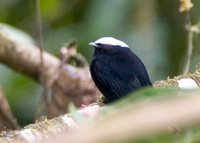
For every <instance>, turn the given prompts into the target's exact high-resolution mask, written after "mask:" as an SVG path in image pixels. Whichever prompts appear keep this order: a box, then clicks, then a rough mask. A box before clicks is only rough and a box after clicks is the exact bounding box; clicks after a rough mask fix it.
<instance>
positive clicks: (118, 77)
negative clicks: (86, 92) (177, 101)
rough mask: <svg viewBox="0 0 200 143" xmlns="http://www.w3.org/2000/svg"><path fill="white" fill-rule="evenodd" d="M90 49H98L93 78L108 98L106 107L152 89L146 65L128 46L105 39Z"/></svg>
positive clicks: (92, 64) (92, 43)
mask: <svg viewBox="0 0 200 143" xmlns="http://www.w3.org/2000/svg"><path fill="white" fill-rule="evenodd" d="M89 45H92V46H94V48H95V51H94V54H93V59H92V62H91V65H90V72H91V76H92V78H93V80H94V82H95V84H96V86H97V88H98V89H99V90H100V91H101V93H102V94H103V95H104V97H105V101H104V102H105V103H110V102H113V101H116V100H117V99H119V98H121V97H123V96H125V95H127V94H129V93H130V92H133V91H135V90H137V89H139V88H141V87H144V86H151V85H152V84H151V81H150V80H149V76H148V73H147V71H146V68H145V66H144V64H143V63H142V61H141V60H140V59H139V58H138V57H137V56H136V55H135V54H134V53H133V52H132V51H131V50H130V48H129V46H128V45H127V44H125V43H124V42H122V41H120V40H117V39H115V38H112V37H103V38H100V39H98V40H96V41H95V42H91V43H89Z"/></svg>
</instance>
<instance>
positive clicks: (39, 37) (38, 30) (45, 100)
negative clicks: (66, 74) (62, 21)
mask: <svg viewBox="0 0 200 143" xmlns="http://www.w3.org/2000/svg"><path fill="white" fill-rule="evenodd" d="M36 37H37V43H38V47H39V49H40V61H41V62H40V69H41V83H42V87H43V91H42V97H41V100H40V106H39V107H38V110H37V113H36V118H38V117H39V116H40V115H41V114H42V112H43V110H44V109H45V108H46V110H47V109H48V105H49V101H48V87H47V83H46V75H45V74H44V70H45V63H44V59H43V51H44V47H43V36H42V20H41V13H40V0H36ZM43 103H44V104H43ZM47 112H48V111H47Z"/></svg>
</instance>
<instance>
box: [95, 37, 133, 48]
mask: <svg viewBox="0 0 200 143" xmlns="http://www.w3.org/2000/svg"><path fill="white" fill-rule="evenodd" d="M94 43H95V44H98V43H99V44H109V45H113V46H121V47H127V48H129V46H128V45H127V44H126V43H124V42H122V41H120V40H117V39H115V38H113V37H102V38H100V39H98V40H96V41H95V42H94Z"/></svg>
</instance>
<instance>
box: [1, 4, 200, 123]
mask: <svg viewBox="0 0 200 143" xmlns="http://www.w3.org/2000/svg"><path fill="white" fill-rule="evenodd" d="M192 2H193V3H194V7H193V9H192V11H191V16H192V22H193V24H197V23H199V21H200V16H199V13H200V1H199V0H193V1H192ZM179 4H180V3H179V0H41V14H42V20H43V36H44V47H45V50H47V51H49V52H51V53H52V54H55V55H58V53H59V48H60V47H61V46H62V45H63V44H64V43H66V42H68V41H70V40H72V39H76V40H77V41H78V44H79V47H78V50H79V52H80V53H82V54H83V55H84V56H85V57H86V59H87V60H88V62H90V60H91V56H92V52H93V48H91V47H89V46H88V43H89V42H91V41H94V40H96V39H97V38H100V37H103V36H113V37H115V38H118V39H121V40H122V41H124V42H125V43H127V44H128V45H129V46H130V47H131V48H132V51H134V52H135V53H136V54H137V55H138V56H139V57H140V58H141V59H142V60H143V62H144V63H145V65H146V67H147V69H148V72H149V74H150V77H151V80H152V81H156V80H161V79H165V78H166V77H167V76H170V77H172V76H174V75H177V74H180V73H181V71H182V68H183V66H184V62H185V52H186V45H187V43H186V41H187V40H186V39H187V35H186V31H185V29H184V23H185V15H184V14H183V13H179V11H178V9H179ZM0 22H1V23H6V24H9V25H11V26H13V27H15V28H18V29H20V30H22V31H24V32H26V33H27V34H28V35H30V36H31V37H32V38H33V39H35V35H36V34H35V0H0ZM199 53H200V38H199V37H198V35H194V55H193V58H192V66H191V67H192V68H191V72H193V71H194V70H195V66H196V65H197V64H198V62H199V61H200V58H199ZM0 84H1V86H2V87H3V89H4V92H5V95H6V96H7V98H8V100H9V103H10V105H11V107H12V110H13V112H14V114H15V116H16V117H17V119H18V121H19V122H20V123H21V124H23V125H24V124H27V123H29V122H31V121H33V118H34V115H35V109H36V106H37V105H38V101H39V97H40V96H41V87H40V86H39V85H38V84H37V83H35V82H34V81H32V80H31V79H29V78H27V77H25V76H23V75H21V74H18V73H16V72H15V71H12V70H10V69H8V68H7V67H5V66H4V65H1V66H0Z"/></svg>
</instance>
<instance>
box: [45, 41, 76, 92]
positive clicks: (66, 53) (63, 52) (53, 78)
mask: <svg viewBox="0 0 200 143" xmlns="http://www.w3.org/2000/svg"><path fill="white" fill-rule="evenodd" d="M76 48H77V43H76V42H75V41H74V40H73V41H71V42H69V44H67V45H65V46H64V47H63V48H61V62H60V65H59V66H58V68H57V70H56V71H55V73H54V74H53V75H52V76H51V77H50V79H49V81H48V84H47V85H48V87H49V88H51V86H52V85H53V84H54V82H55V81H56V79H57V78H58V77H59V75H60V72H61V69H62V68H63V66H64V65H65V63H66V62H67V61H68V59H69V58H70V56H72V55H73V54H74V52H69V49H72V50H76Z"/></svg>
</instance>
